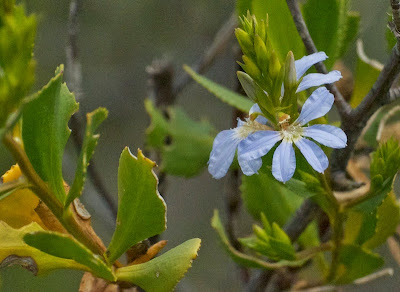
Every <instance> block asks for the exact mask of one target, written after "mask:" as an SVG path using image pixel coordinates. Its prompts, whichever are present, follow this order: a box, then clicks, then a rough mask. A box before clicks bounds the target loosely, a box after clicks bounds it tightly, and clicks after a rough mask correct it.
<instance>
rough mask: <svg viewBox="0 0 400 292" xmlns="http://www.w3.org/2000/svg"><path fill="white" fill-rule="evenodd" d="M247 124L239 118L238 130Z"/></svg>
mask: <svg viewBox="0 0 400 292" xmlns="http://www.w3.org/2000/svg"><path fill="white" fill-rule="evenodd" d="M244 124H246V122H243V121H242V120H241V119H240V118H237V128H239V127H241V126H243V125H244Z"/></svg>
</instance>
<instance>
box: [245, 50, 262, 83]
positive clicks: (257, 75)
mask: <svg viewBox="0 0 400 292" xmlns="http://www.w3.org/2000/svg"><path fill="white" fill-rule="evenodd" d="M242 58H243V61H244V66H242V68H243V70H244V71H246V73H247V74H249V75H250V76H251V77H252V78H253V79H254V80H260V79H261V78H262V74H261V71H260V69H258V66H257V64H256V63H254V61H253V60H252V59H250V58H249V57H247V56H246V55H243V57H242Z"/></svg>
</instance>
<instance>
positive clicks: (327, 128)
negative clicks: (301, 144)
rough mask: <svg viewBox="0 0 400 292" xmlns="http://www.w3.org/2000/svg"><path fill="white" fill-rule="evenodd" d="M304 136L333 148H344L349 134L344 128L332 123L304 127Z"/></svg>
mask: <svg viewBox="0 0 400 292" xmlns="http://www.w3.org/2000/svg"><path fill="white" fill-rule="evenodd" d="M303 136H306V137H310V138H313V139H314V140H315V141H317V142H319V143H321V144H323V145H325V146H328V147H332V148H344V147H346V145H347V144H346V143H347V136H346V134H345V133H344V132H343V130H342V129H340V128H338V127H335V126H331V125H312V126H310V127H306V128H304V132H303Z"/></svg>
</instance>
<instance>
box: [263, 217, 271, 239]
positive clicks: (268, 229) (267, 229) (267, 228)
mask: <svg viewBox="0 0 400 292" xmlns="http://www.w3.org/2000/svg"><path fill="white" fill-rule="evenodd" d="M261 223H262V224H263V226H264V230H265V232H266V233H267V234H269V235H271V233H272V229H271V224H269V222H268V219H267V217H265V214H264V213H263V212H261Z"/></svg>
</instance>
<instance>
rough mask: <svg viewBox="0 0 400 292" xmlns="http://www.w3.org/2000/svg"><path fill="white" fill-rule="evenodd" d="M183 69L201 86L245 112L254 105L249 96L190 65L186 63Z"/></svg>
mask: <svg viewBox="0 0 400 292" xmlns="http://www.w3.org/2000/svg"><path fill="white" fill-rule="evenodd" d="M183 69H185V71H186V72H187V73H188V74H189V75H190V76H191V77H192V78H193V79H194V80H195V81H196V82H197V83H199V84H200V85H201V86H203V87H204V88H205V89H207V90H208V91H209V92H211V93H212V94H214V95H215V96H216V97H218V98H219V99H220V100H221V101H223V102H225V103H227V104H229V105H230V106H233V107H235V108H237V109H238V110H240V111H242V112H245V113H248V112H249V110H250V108H251V107H252V106H253V104H254V102H252V101H251V100H250V99H248V98H247V97H245V96H243V95H240V94H237V93H236V92H234V91H232V90H230V89H228V88H225V87H223V86H222V85H219V84H218V83H215V82H213V81H211V80H210V79H208V78H206V77H204V76H201V75H199V74H197V73H196V72H195V71H193V69H191V68H190V67H189V66H187V65H184V66H183Z"/></svg>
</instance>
